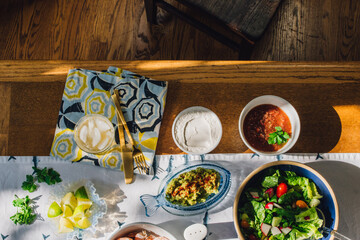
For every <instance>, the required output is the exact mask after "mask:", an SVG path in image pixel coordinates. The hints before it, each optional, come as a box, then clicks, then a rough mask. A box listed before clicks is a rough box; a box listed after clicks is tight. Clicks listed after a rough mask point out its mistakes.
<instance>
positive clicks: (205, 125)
mask: <svg viewBox="0 0 360 240" xmlns="http://www.w3.org/2000/svg"><path fill="white" fill-rule="evenodd" d="M172 136H173V139H174V142H175V144H176V145H177V146H178V147H179V148H180V149H181V150H182V151H183V152H186V153H188V154H200V155H201V154H205V153H209V152H211V151H213V150H214V149H215V148H216V147H217V145H218V144H219V142H220V140H221V136H222V126H221V122H220V119H219V117H218V116H217V115H216V114H215V113H214V112H213V111H211V110H209V109H207V108H205V107H200V106H194V107H189V108H186V109H184V110H183V111H181V112H180V113H179V114H178V115H177V116H176V118H175V120H174V123H173V125H172Z"/></svg>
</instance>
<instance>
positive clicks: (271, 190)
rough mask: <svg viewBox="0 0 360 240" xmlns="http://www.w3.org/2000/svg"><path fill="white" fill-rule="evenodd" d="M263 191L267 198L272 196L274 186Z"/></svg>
mask: <svg viewBox="0 0 360 240" xmlns="http://www.w3.org/2000/svg"><path fill="white" fill-rule="evenodd" d="M265 193H267V194H268V195H269V198H272V196H274V193H275V191H274V188H268V189H267V190H266V191H265Z"/></svg>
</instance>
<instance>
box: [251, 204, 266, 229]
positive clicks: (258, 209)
mask: <svg viewBox="0 0 360 240" xmlns="http://www.w3.org/2000/svg"><path fill="white" fill-rule="evenodd" d="M251 204H252V206H253V208H254V212H255V216H256V217H257V218H258V219H259V220H260V224H261V223H262V222H263V221H264V219H265V207H264V204H263V203H260V202H257V201H255V200H252V201H251Z"/></svg>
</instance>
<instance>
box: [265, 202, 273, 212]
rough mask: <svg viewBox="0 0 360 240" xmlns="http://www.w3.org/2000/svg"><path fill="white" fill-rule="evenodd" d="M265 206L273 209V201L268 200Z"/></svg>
mask: <svg viewBox="0 0 360 240" xmlns="http://www.w3.org/2000/svg"><path fill="white" fill-rule="evenodd" d="M265 208H266V209H269V210H273V208H274V203H273V202H268V203H267V204H266V205H265Z"/></svg>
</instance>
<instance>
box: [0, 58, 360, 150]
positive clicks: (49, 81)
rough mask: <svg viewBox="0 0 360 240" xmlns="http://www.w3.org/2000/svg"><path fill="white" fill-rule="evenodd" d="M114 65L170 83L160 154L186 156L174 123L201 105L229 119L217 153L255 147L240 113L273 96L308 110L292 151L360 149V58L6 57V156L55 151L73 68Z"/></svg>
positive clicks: (2, 74)
mask: <svg viewBox="0 0 360 240" xmlns="http://www.w3.org/2000/svg"><path fill="white" fill-rule="evenodd" d="M111 65H112V66H118V67H121V68H123V69H127V70H130V71H133V72H136V73H139V74H142V75H145V76H148V77H151V78H154V79H157V80H165V81H169V89H168V95H167V102H166V107H165V113H164V117H163V121H162V125H161V129H160V136H159V142H158V147H157V154H176V153H181V151H180V150H179V149H178V148H177V147H176V145H175V143H174V142H173V139H172V135H171V126H172V123H173V121H174V119H175V117H176V115H177V114H178V113H179V112H180V111H181V110H183V109H185V108H187V107H190V106H194V105H200V106H204V107H207V108H209V109H211V110H213V111H214V112H215V113H216V114H217V115H218V116H219V118H220V120H221V122H222V126H223V137H222V140H221V142H220V144H219V146H218V147H217V148H216V149H215V150H214V153H242V152H249V150H248V149H247V148H246V147H245V145H244V143H243V142H242V140H241V138H240V135H239V131H238V118H239V115H240V113H241V110H242V109H243V107H244V106H245V105H246V104H247V103H248V102H249V101H250V100H252V99H253V98H255V97H257V96H260V95H265V94H273V95H277V96H280V97H283V98H285V99H287V100H288V101H289V102H290V103H292V104H293V106H294V107H295V108H296V110H297V111H298V113H299V115H300V120H301V134H300V138H299V140H298V142H297V144H296V145H295V146H294V148H293V149H292V150H291V152H301V153H306V152H360V127H359V126H360V95H359V92H360V62H348V63H339V62H328V63H316V62H310V63H305V62H293V63H284V62H246V61H131V62H128V61H0V89H4V86H5V88H6V86H7V88H8V89H7V90H6V91H5V92H7V93H8V92H9V91H10V90H11V94H10V95H11V96H6V99H10V103H9V104H5V105H4V106H2V107H3V108H5V109H2V110H3V111H5V112H8V113H9V125H8V126H7V125H6V124H2V125H1V129H0V131H1V132H2V133H4V134H5V141H8V148H7V149H5V150H3V152H5V153H4V154H5V155H48V154H49V152H50V147H51V143H52V139H53V135H54V131H55V125H56V121H57V116H58V112H59V108H60V103H61V96H62V93H63V89H64V83H65V79H66V75H67V72H68V70H69V69H71V68H75V67H76V68H86V69H95V70H103V69H106V68H107V67H108V66H111ZM9 89H10V90H9ZM19 92H20V93H21V94H19ZM44 116H46V117H44ZM0 122H1V121H0ZM6 134H8V135H7V136H6ZM3 139H4V136H3Z"/></svg>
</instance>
